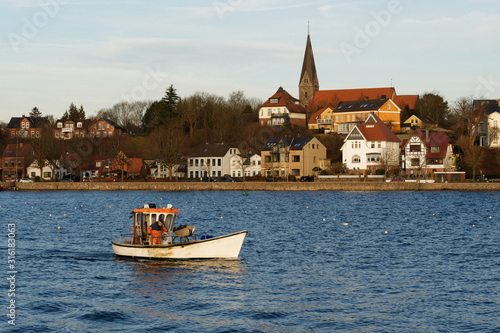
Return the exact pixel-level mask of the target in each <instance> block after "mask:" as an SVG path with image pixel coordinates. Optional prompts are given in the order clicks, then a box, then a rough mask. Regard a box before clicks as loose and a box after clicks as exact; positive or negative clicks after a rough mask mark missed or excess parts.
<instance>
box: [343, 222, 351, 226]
mask: <svg viewBox="0 0 500 333" xmlns="http://www.w3.org/2000/svg"><path fill="white" fill-rule="evenodd" d="M342 225H351V224H350V223H349V222H342Z"/></svg>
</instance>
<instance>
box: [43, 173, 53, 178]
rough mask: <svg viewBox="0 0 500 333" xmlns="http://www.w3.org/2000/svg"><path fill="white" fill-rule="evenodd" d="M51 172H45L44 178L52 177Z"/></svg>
mask: <svg viewBox="0 0 500 333" xmlns="http://www.w3.org/2000/svg"><path fill="white" fill-rule="evenodd" d="M51 175H52V174H51V173H50V172H44V173H43V178H50V177H51Z"/></svg>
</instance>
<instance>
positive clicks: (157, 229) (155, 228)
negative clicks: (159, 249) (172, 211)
mask: <svg viewBox="0 0 500 333" xmlns="http://www.w3.org/2000/svg"><path fill="white" fill-rule="evenodd" d="M163 219H164V218H163V215H160V218H159V220H158V221H156V222H155V223H153V224H151V226H150V227H149V228H148V235H149V244H151V245H160V244H161V234H162V233H163V232H166V233H167V234H168V230H167V229H166V228H165V226H164V225H163Z"/></svg>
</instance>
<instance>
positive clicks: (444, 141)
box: [402, 129, 450, 158]
mask: <svg viewBox="0 0 500 333" xmlns="http://www.w3.org/2000/svg"><path fill="white" fill-rule="evenodd" d="M415 135H417V136H418V137H420V140H421V141H422V142H423V143H424V144H425V146H426V147H427V148H430V147H435V146H439V152H432V151H431V150H430V149H429V150H428V152H427V155H426V156H427V157H428V158H443V157H445V156H446V152H447V150H448V145H449V143H450V137H449V136H448V135H447V134H446V133H443V132H429V141H427V140H426V139H425V136H426V134H425V132H424V131H422V130H419V129H416V130H415V131H413V133H412V134H411V136H415ZM408 141H409V139H406V140H405V141H403V146H402V150H404V148H405V146H406V144H407V143H408Z"/></svg>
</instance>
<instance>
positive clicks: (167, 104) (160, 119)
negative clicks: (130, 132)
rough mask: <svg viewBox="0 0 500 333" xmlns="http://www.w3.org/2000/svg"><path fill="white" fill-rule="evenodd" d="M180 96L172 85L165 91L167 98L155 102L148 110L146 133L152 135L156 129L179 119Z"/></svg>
mask: <svg viewBox="0 0 500 333" xmlns="http://www.w3.org/2000/svg"><path fill="white" fill-rule="evenodd" d="M178 106H179V95H177V92H176V90H175V88H174V85H170V87H168V88H167V90H166V91H165V96H164V97H163V98H162V99H161V100H159V101H155V102H153V103H152V104H151V105H150V107H149V108H148V109H147V110H146V112H145V113H144V117H143V121H142V123H143V128H144V130H145V131H146V132H148V133H150V132H151V131H153V130H154V129H155V128H156V127H159V126H162V125H164V124H167V123H170V122H173V121H175V120H177V119H178V118H179V114H178Z"/></svg>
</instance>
